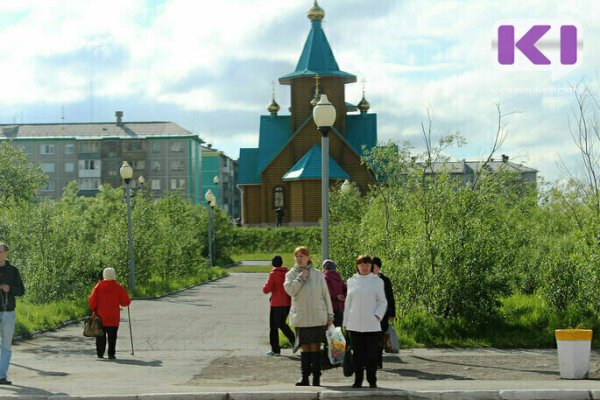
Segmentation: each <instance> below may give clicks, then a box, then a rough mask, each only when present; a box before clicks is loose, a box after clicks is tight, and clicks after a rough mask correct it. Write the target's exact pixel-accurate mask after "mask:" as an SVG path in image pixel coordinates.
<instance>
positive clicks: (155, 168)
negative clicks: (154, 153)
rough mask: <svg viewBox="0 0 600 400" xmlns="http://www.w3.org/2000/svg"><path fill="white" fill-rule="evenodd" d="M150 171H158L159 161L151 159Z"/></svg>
mask: <svg viewBox="0 0 600 400" xmlns="http://www.w3.org/2000/svg"><path fill="white" fill-rule="evenodd" d="M152 171H160V161H152Z"/></svg>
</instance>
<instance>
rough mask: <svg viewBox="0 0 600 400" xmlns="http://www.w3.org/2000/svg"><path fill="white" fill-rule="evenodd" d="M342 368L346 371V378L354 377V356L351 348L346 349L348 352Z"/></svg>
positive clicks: (345, 354)
mask: <svg viewBox="0 0 600 400" xmlns="http://www.w3.org/2000/svg"><path fill="white" fill-rule="evenodd" d="M342 368H343V369H344V376H346V377H347V376H352V375H354V356H353V354H352V350H351V349H350V348H349V347H346V352H345V353H344V360H343V361H342Z"/></svg>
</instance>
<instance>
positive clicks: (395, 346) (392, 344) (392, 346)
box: [384, 325, 400, 354]
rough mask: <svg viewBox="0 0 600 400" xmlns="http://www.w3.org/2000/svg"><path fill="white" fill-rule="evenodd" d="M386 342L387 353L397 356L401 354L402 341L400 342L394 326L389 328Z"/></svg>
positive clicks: (385, 338) (385, 337) (385, 336)
mask: <svg viewBox="0 0 600 400" xmlns="http://www.w3.org/2000/svg"><path fill="white" fill-rule="evenodd" d="M384 340H385V352H386V353H394V354H397V353H399V352H400V341H399V340H398V334H397V333H396V328H394V325H390V326H389V327H388V330H387V332H386V333H385V335H384Z"/></svg>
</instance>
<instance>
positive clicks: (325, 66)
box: [279, 0, 356, 85]
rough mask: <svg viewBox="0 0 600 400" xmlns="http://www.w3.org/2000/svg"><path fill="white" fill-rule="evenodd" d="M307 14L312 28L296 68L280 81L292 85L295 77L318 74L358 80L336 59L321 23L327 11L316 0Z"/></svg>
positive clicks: (350, 80)
mask: <svg viewBox="0 0 600 400" xmlns="http://www.w3.org/2000/svg"><path fill="white" fill-rule="evenodd" d="M306 15H307V17H308V19H310V24H311V29H310V32H309V33H308V37H307V38H306V42H305V43H304V48H303V50H302V54H301V55H300V59H299V60H298V64H297V65H296V70H295V71H294V72H292V73H289V74H287V75H284V76H282V77H281V78H279V83H281V84H283V85H290V84H291V81H292V80H293V79H295V78H306V77H314V76H315V75H317V74H318V75H320V76H321V77H336V78H341V79H342V80H343V81H344V83H352V82H356V76H355V75H352V74H350V73H348V72H344V71H340V68H339V67H338V64H337V62H336V61H335V57H334V56H333V51H332V50H331V47H330V46H329V42H328V41H327V37H326V36H325V32H324V31H323V27H322V24H321V22H322V20H323V18H324V17H325V11H323V9H322V8H321V7H319V4H318V3H317V1H316V0H314V3H313V6H312V7H311V8H310V9H309V10H308V12H307V13H306Z"/></svg>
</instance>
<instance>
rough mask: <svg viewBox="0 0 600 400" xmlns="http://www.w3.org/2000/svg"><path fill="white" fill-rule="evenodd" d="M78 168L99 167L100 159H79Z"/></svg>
mask: <svg viewBox="0 0 600 400" xmlns="http://www.w3.org/2000/svg"><path fill="white" fill-rule="evenodd" d="M79 169H80V170H95V169H100V160H79Z"/></svg>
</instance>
